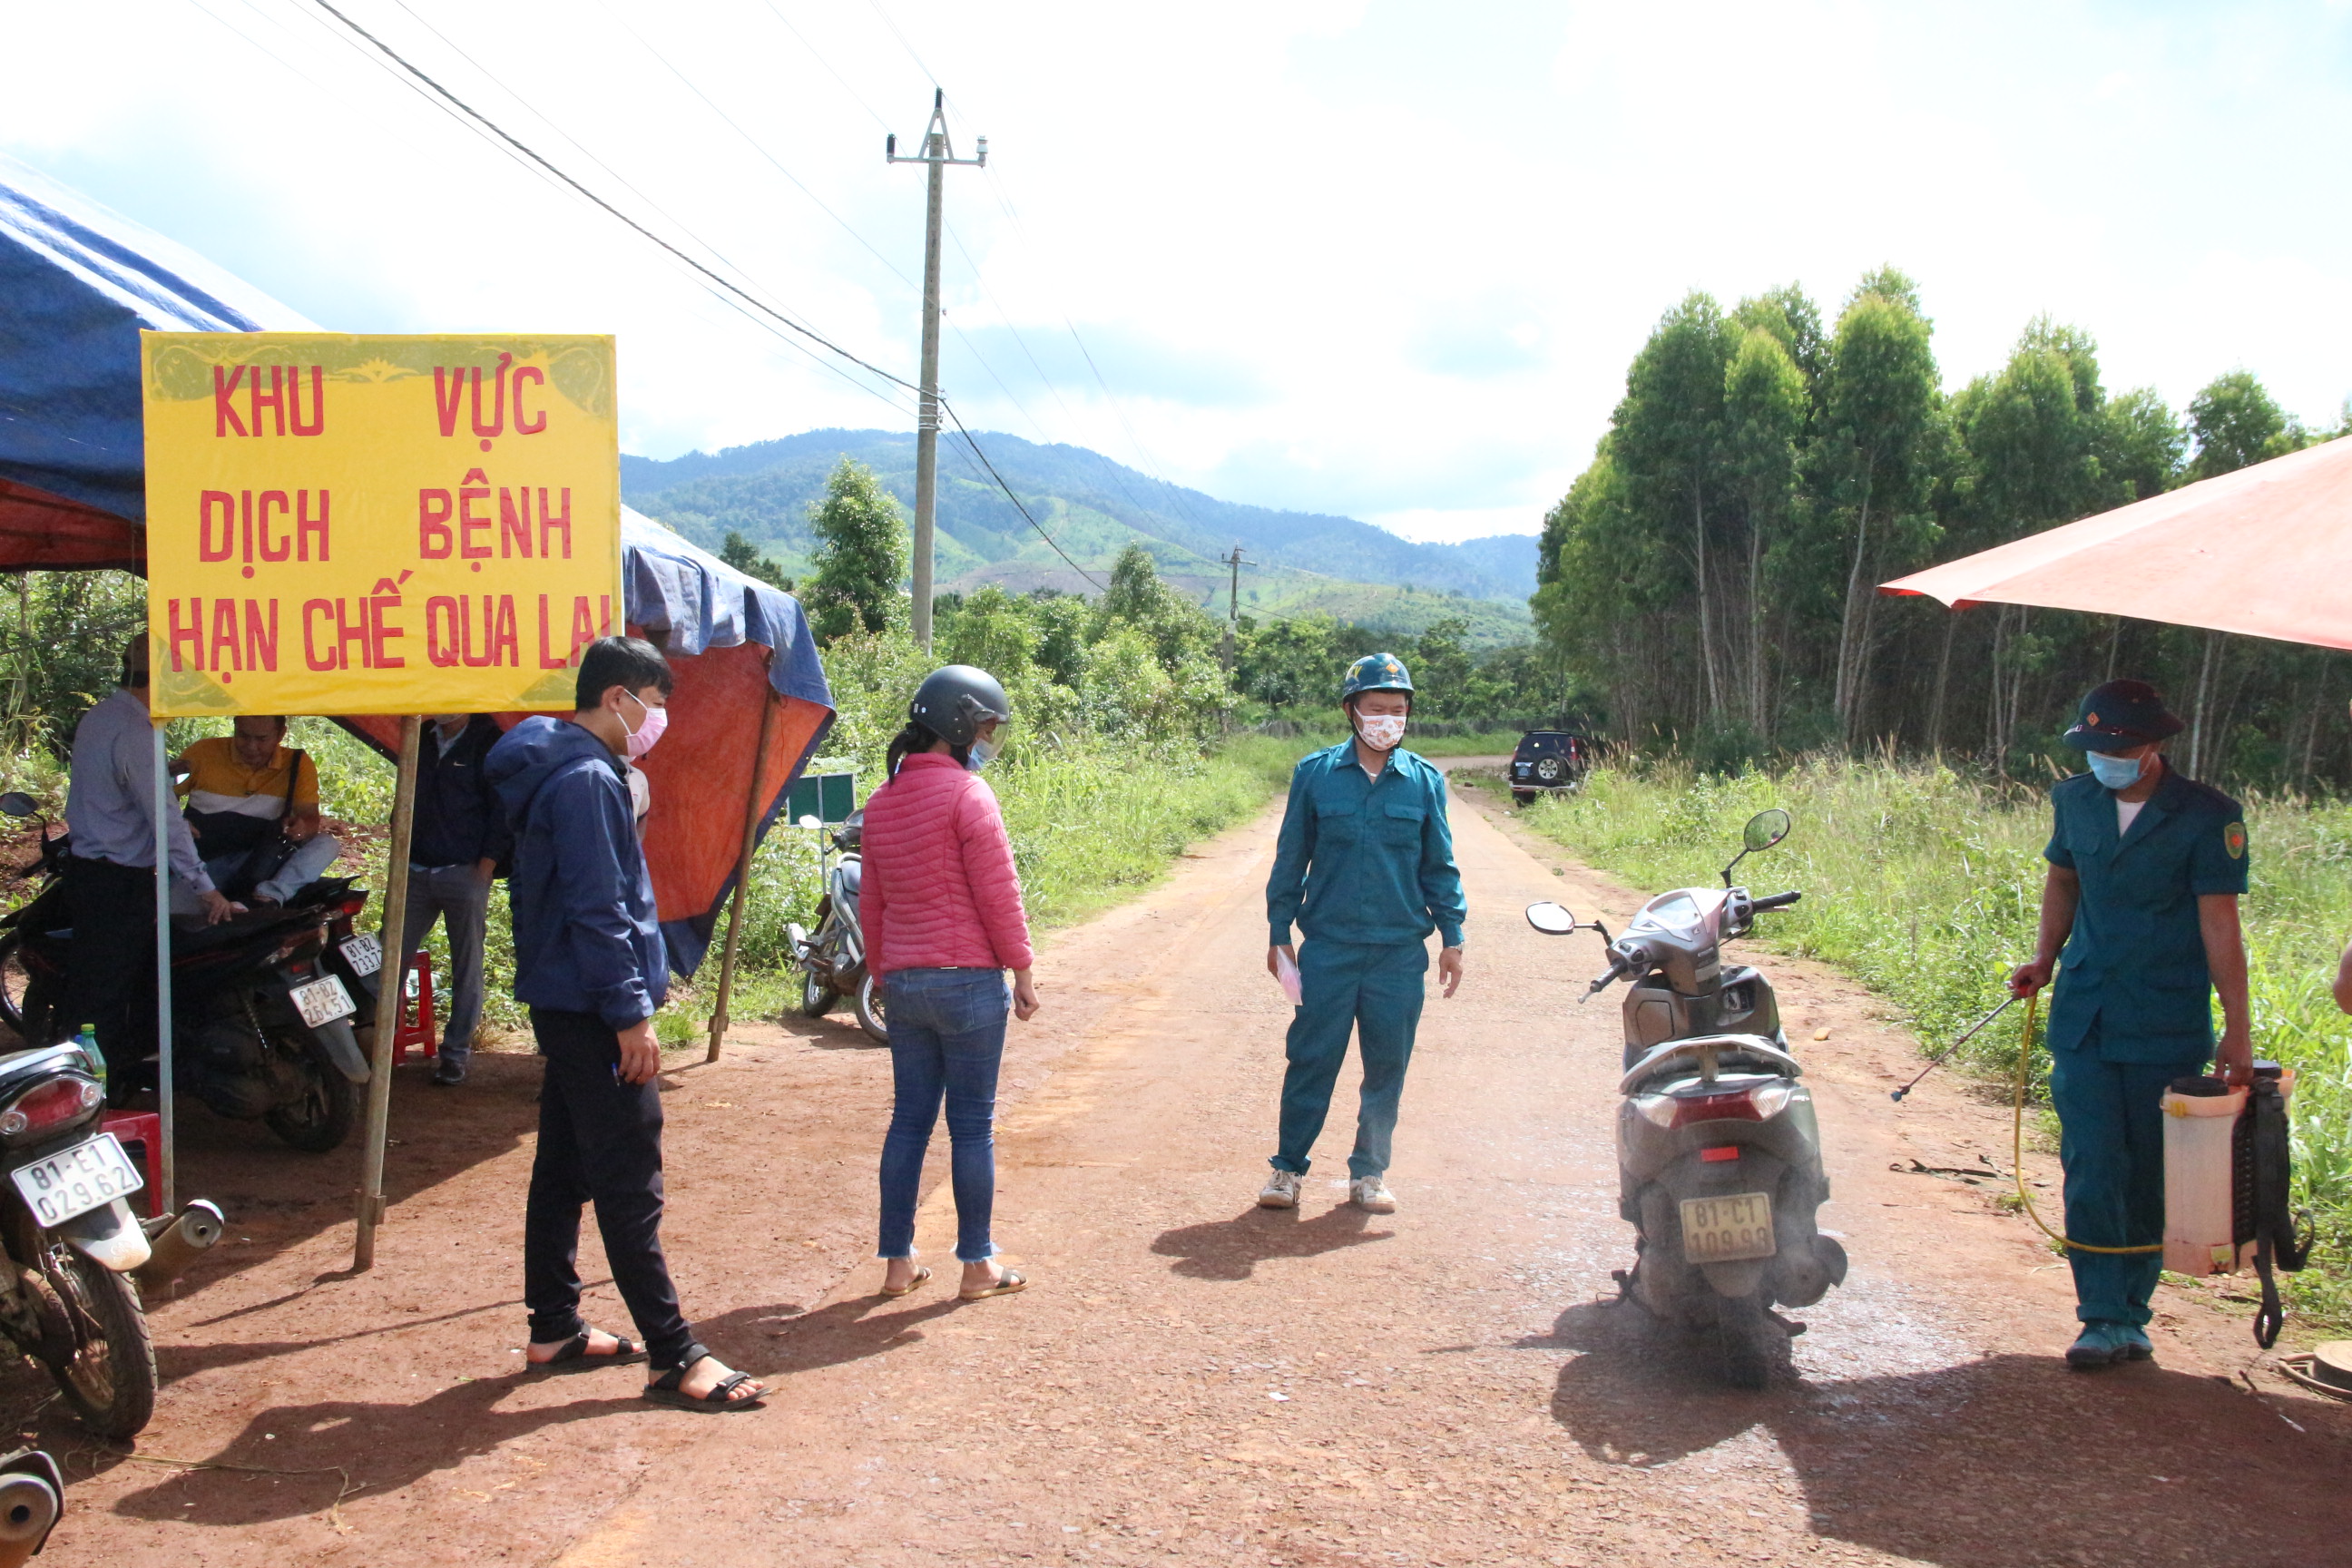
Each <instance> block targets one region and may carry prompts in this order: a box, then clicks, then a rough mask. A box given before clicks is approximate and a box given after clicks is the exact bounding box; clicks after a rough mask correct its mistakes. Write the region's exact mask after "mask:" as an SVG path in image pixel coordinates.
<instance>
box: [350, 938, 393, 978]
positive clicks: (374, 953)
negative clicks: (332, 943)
mask: <svg viewBox="0 0 2352 1568" xmlns="http://www.w3.org/2000/svg"><path fill="white" fill-rule="evenodd" d="M342 950H343V962H344V963H348V964H350V965H351V966H352V973H354V974H373V973H375V972H376V971H377V970H379V969H382V968H383V942H381V941H379V940H377V939H376V938H374V937H372V936H364V935H362V936H354V937H348V938H346V939H344V941H343V942H342Z"/></svg>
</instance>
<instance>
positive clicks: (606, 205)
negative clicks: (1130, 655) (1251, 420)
mask: <svg viewBox="0 0 2352 1568" xmlns="http://www.w3.org/2000/svg"><path fill="white" fill-rule="evenodd" d="M313 4H315V5H317V6H318V7H319V9H320V10H321V11H324V12H326V13H327V14H328V15H329V16H332V17H334V18H335V20H336V21H338V22H340V23H341V24H342V25H343V26H344V27H346V28H348V29H349V30H350V31H351V32H352V33H354V34H356V35H357V36H358V37H361V38H363V39H365V40H366V41H367V43H368V44H369V45H370V46H371V47H373V48H374V49H375V50H376V51H377V52H378V53H380V54H382V55H383V57H384V58H386V59H388V60H390V61H392V62H393V64H394V65H396V66H398V67H399V68H401V69H402V70H403V71H405V72H406V73H407V74H408V75H409V76H410V77H413V78H415V80H416V81H417V82H419V83H422V84H423V86H424V87H425V88H429V89H431V90H432V92H433V94H434V95H436V97H437V98H438V99H440V100H444V101H445V102H446V104H447V105H448V106H449V108H450V109H453V110H456V111H457V112H459V113H462V114H463V115H464V116H465V117H466V119H467V120H468V121H472V122H473V123H474V125H476V126H478V127H479V128H480V130H481V131H482V132H485V133H487V134H488V135H490V136H492V137H495V138H496V139H497V142H499V143H501V144H503V147H504V148H505V149H506V150H508V151H509V155H510V156H515V157H517V158H518V159H519V160H524V159H527V160H528V161H529V163H530V165H532V166H535V167H536V168H537V169H539V170H541V171H543V172H544V173H545V174H548V175H550V176H551V177H552V178H554V179H556V180H558V181H560V182H561V183H562V184H563V185H565V186H566V187H568V188H569V189H571V190H572V191H573V192H574V193H576V194H577V195H580V196H582V197H583V198H585V199H586V200H587V201H589V202H590V203H592V204H593V205H595V206H596V207H598V208H600V209H601V210H603V211H604V213H605V214H607V215H608V216H612V217H614V218H617V219H618V220H620V222H622V223H623V224H625V225H626V226H628V227H629V228H631V229H632V230H634V231H635V233H636V234H638V235H639V236H640V237H644V238H646V239H647V240H650V241H652V242H653V243H654V244H655V245H656V246H658V247H661V249H663V250H664V251H666V252H667V253H668V254H669V255H670V256H671V257H673V258H676V259H677V260H678V261H680V262H682V263H684V264H685V265H686V266H687V267H688V268H692V269H693V270H694V271H695V272H697V273H698V274H699V275H701V276H702V277H703V278H704V279H707V280H708V281H709V284H711V285H714V286H715V289H714V291H717V290H724V296H722V297H726V296H731V298H727V299H726V302H727V303H729V304H730V305H732V306H734V308H735V309H737V310H741V311H743V313H744V314H745V315H747V316H751V313H752V312H753V311H756V312H758V314H759V315H760V316H765V317H767V318H769V319H770V320H771V321H773V322H775V323H777V324H779V325H781V326H782V327H784V328H786V329H788V330H789V331H793V332H794V333H797V334H798V335H799V336H801V337H803V338H805V339H807V340H808V341H809V342H813V343H815V344H816V345H818V346H819V347H821V348H823V349H824V350H825V351H826V352H828V353H833V354H835V355H836V356H838V357H839V358H841V359H843V360H845V361H847V362H848V363H851V364H854V365H856V366H857V367H858V368H859V369H860V370H863V371H865V372H866V373H867V374H872V375H875V376H878V377H880V378H881V379H882V380H884V381H886V382H887V383H889V384H892V385H894V386H897V387H900V388H903V389H904V390H906V391H908V392H911V393H915V394H917V395H921V392H922V388H920V387H919V386H917V385H915V384H913V383H911V382H908V381H907V380H906V379H904V378H903V377H900V376H897V375H893V374H890V372H888V371H887V370H884V369H883V368H882V367H881V366H879V365H877V364H874V363H871V362H869V361H867V360H866V359H863V358H861V357H860V356H858V355H856V354H854V353H850V352H849V351H848V350H847V349H845V348H843V347H842V346H841V345H840V344H838V343H836V342H833V341H832V340H831V339H829V338H827V337H825V336H824V334H823V333H821V332H818V331H815V330H814V328H811V327H808V326H805V325H803V323H801V322H799V321H794V320H793V319H792V318H791V317H790V316H788V315H786V314H784V312H783V311H782V310H778V309H776V308H775V307H774V306H772V305H770V304H769V303H767V301H765V300H761V299H760V298H759V297H758V296H756V295H754V294H752V293H751V292H750V291H749V290H748V289H744V288H742V287H741V286H740V285H738V284H737V283H735V282H734V281H733V280H732V279H729V278H726V277H724V276H723V275H721V274H720V273H719V272H717V271H714V270H713V269H712V268H709V267H708V266H706V265H704V264H703V263H702V262H701V261H699V260H698V259H696V258H694V257H692V256H689V255H688V254H687V253H686V252H685V251H683V250H681V249H679V248H678V247H677V246H676V245H673V244H671V243H670V242H669V241H668V240H667V239H665V238H664V237H662V236H660V235H658V234H656V233H655V232H654V231H653V230H652V229H650V228H648V227H646V226H645V225H644V224H642V223H640V222H638V221H637V220H636V219H635V218H634V217H632V216H629V215H628V214H627V213H625V212H623V211H622V210H621V209H620V208H619V207H617V206H614V205H613V204H612V203H611V202H609V201H607V200H605V199H604V197H603V196H600V195H597V194H596V193H595V192H594V191H592V190H590V189H589V188H588V187H587V186H586V185H584V184H581V183H580V182H579V181H578V180H576V179H574V178H573V177H572V175H570V174H566V173H564V171H563V170H562V169H561V168H559V167H557V166H556V165H555V164H554V163H551V162H550V161H549V160H548V159H547V158H546V157H545V156H543V155H542V154H541V153H539V152H537V151H536V150H534V149H533V148H531V147H530V145H528V144H527V143H525V142H523V141H521V140H520V138H518V137H516V136H515V135H514V134H512V133H511V132H508V131H507V130H506V129H505V128H503V127H502V126H500V125H499V124H498V123H497V122H496V121H492V120H490V119H489V118H488V116H487V115H485V114H483V113H482V112H481V111H480V110H477V109H475V108H474V107H473V106H472V105H471V104H469V103H467V102H466V101H465V100H463V99H461V98H459V97H458V96H457V94H456V93H454V92H452V91H450V90H449V89H447V88H446V87H444V86H442V85H441V83H440V82H438V81H436V80H435V79H433V78H432V77H431V76H429V75H427V74H426V73H425V71H423V70H421V69H419V68H417V67H416V66H415V65H413V64H411V63H410V62H409V61H408V60H407V59H406V58H404V57H403V56H402V55H401V54H400V53H399V52H398V51H397V50H395V49H394V48H393V47H391V46H390V45H389V44H386V43H385V42H384V41H383V39H381V38H379V37H376V36H375V35H374V34H373V33H372V32H370V31H368V29H367V28H365V27H363V26H360V24H359V23H358V22H356V21H354V20H352V17H351V16H347V15H346V14H345V13H343V12H342V11H341V10H339V9H337V8H336V6H335V5H333V4H332V3H331V0H313ZM412 14H413V13H412ZM879 14H880V13H879V10H878V7H877V15H879ZM884 22H885V23H886V25H887V22H888V18H887V17H884ZM892 30H893V32H894V33H895V32H896V29H895V28H893V29H892ZM445 41H446V40H445ZM640 41H642V40H640ZM900 41H901V43H903V42H904V41H905V40H904V39H901V40H900ZM451 47H456V46H454V45H452V46H451ZM648 48H649V52H650V47H648ZM908 52H909V53H910V54H911V53H912V51H911V50H909V51H908ZM656 58H659V57H658V56H656ZM663 63H664V64H666V65H667V63H668V62H667V61H664V62H663ZM477 68H478V69H479V67H477ZM485 74H488V73H485ZM494 79H495V78H494ZM681 79H682V78H681ZM689 85H690V84H689ZM518 101H520V100H518ZM704 101H706V102H708V101H709V100H707V99H706V100H704ZM525 107H526V108H528V105H526V106H525ZM714 107H715V106H714ZM532 112H534V113H536V112H537V111H536V110H533V111H532ZM541 118H542V119H544V117H543V116H541ZM722 118H724V116H723V115H722ZM731 123H732V121H730V124H731ZM738 130H739V132H740V127H739V128H738ZM559 134H560V132H559ZM591 156H592V157H593V154H592V155H591ZM779 167H781V165H779ZM795 183H797V182H795ZM665 216H667V215H665ZM671 221H673V222H675V221H676V220H675V219H673V220H671ZM681 227H683V226H682V225H681ZM697 243H701V242H700V241H699V240H698V241H697ZM712 254H713V255H717V254H718V253H717V252H716V251H715V250H714V251H713V252H712ZM720 259H721V260H722V261H723V260H724V259H725V258H723V257H722V258H720ZM727 265H729V266H732V265H733V263H731V262H729V263H727ZM753 319H754V320H755V321H756V320H757V317H754V318H753ZM759 324H760V325H761V326H763V327H766V328H767V330H768V331H771V332H774V331H775V328H774V327H773V326H769V325H768V322H766V321H761V322H760V323H759ZM776 335H778V336H779V337H781V336H782V334H781V333H778V334H776ZM787 341H789V340H787ZM991 374H993V372H992V373H991ZM853 384H854V383H853ZM1000 384H1001V383H1000ZM865 390H866V391H869V392H872V391H874V389H873V388H870V387H869V388H866V389H865ZM877 395H878V394H877ZM1008 395H1009V394H1008ZM933 397H934V399H935V400H936V401H937V403H938V405H939V406H940V409H941V410H942V411H943V412H945V413H946V415H947V416H948V417H949V418H950V419H951V420H953V421H954V422H955V426H956V430H957V432H958V434H960V435H961V436H962V437H963V439H964V443H965V445H967V446H968V447H971V452H972V455H973V456H974V457H976V458H979V459H980V462H981V465H982V467H983V468H986V469H987V470H988V474H989V478H991V479H994V480H995V481H996V487H997V489H1001V490H1003V492H1004V495H1005V499H1007V500H1010V501H1012V502H1013V507H1014V509H1015V510H1018V511H1019V512H1020V513H1021V515H1022V517H1023V518H1024V520H1025V521H1027V522H1028V524H1029V526H1030V527H1031V528H1033V529H1034V530H1036V532H1037V536H1038V537H1039V538H1041V539H1043V540H1045V542H1046V543H1047V544H1050V545H1052V546H1053V548H1054V552H1055V554H1057V555H1059V556H1061V558H1062V559H1063V560H1064V561H1066V562H1068V563H1069V564H1070V567H1071V569H1072V570H1074V571H1076V573H1077V574H1078V575H1079V576H1081V577H1084V578H1085V579H1086V580H1087V582H1089V583H1093V584H1094V585H1095V586H1096V587H1097V588H1103V587H1104V584H1101V583H1100V582H1097V580H1096V579H1095V578H1094V577H1093V576H1092V575H1091V574H1088V573H1087V570H1086V568H1084V567H1083V566H1080V565H1079V564H1078V563H1076V561H1075V560H1072V559H1071V557H1070V555H1069V552H1066V551H1065V550H1064V549H1063V548H1062V546H1061V543H1060V542H1058V541H1057V540H1055V538H1054V536H1053V535H1052V534H1050V533H1048V532H1046V531H1045V525H1044V524H1042V523H1040V522H1039V521H1037V520H1036V518H1035V517H1034V516H1033V515H1032V514H1031V513H1030V510H1029V508H1028V507H1027V505H1025V504H1024V502H1023V501H1022V500H1021V498H1020V497H1019V496H1018V495H1016V494H1015V493H1014V492H1013V487H1012V486H1011V485H1009V484H1007V483H1005V481H1004V477H1003V475H1002V474H1000V473H998V472H997V471H996V465H995V464H993V463H991V462H990V461H989V460H988V454H987V453H986V452H984V451H982V449H981V447H980V443H979V442H978V441H976V440H975V439H973V437H972V434H971V431H970V430H969V429H968V428H966V427H965V426H964V422H963V418H962V416H961V415H959V414H958V413H957V412H956V411H955V408H954V406H953V405H951V404H950V403H949V401H948V400H947V398H946V397H945V396H944V395H940V394H937V393H934V394H933ZM885 401H888V400H887V398H886V399H885ZM894 406H896V405H894Z"/></svg>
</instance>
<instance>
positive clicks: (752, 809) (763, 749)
mask: <svg viewBox="0 0 2352 1568" xmlns="http://www.w3.org/2000/svg"><path fill="white" fill-rule="evenodd" d="M770 657H771V658H772V657H773V656H772V655H771V656H770ZM775 733H776V694H775V693H774V692H773V691H772V690H771V689H769V687H768V683H767V678H766V676H765V675H764V674H763V675H762V676H761V680H760V747H759V750H758V751H757V752H755V753H753V755H752V759H751V791H750V793H749V795H747V797H746V798H745V800H744V802H743V852H742V853H741V854H740V855H738V856H737V857H736V858H735V898H734V901H733V902H732V904H731V905H730V908H729V911H728V915H727V951H726V952H725V954H724V956H722V957H721V958H720V959H719V1006H718V1010H717V1011H715V1012H713V1013H712V1014H711V1015H710V1049H709V1051H708V1052H707V1053H705V1054H704V1056H703V1058H702V1059H703V1060H704V1061H706V1062H715V1061H717V1060H718V1059H719V1044H720V1043H721V1042H722V1041H724V1040H725V1039H726V1037H727V1024H728V1018H727V998H728V997H729V995H730V994H732V993H733V991H734V989H735V952H736V950H737V949H738V948H739V947H740V946H741V945H742V942H743V903H744V899H745V895H746V894H747V893H748V892H749V891H750V889H751V852H752V851H753V850H755V849H757V848H758V847H760V817H761V807H762V806H763V805H766V804H767V802H766V795H767V792H766V791H765V790H764V789H762V788H761V781H762V780H764V779H765V778H766V776H767V773H768V745H769V742H771V741H772V740H773V739H774V738H775Z"/></svg>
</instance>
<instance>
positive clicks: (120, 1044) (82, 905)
mask: <svg viewBox="0 0 2352 1568" xmlns="http://www.w3.org/2000/svg"><path fill="white" fill-rule="evenodd" d="M66 902H67V907H68V908H69V909H70V910H72V911H73V931H74V940H73V945H72V946H71V947H69V948H68V949H67V952H66V1016H64V1017H61V1018H59V1019H58V1021H57V1022H58V1026H59V1027H60V1028H61V1029H62V1030H63V1031H64V1032H65V1033H66V1034H67V1035H68V1036H70V1035H71V1034H72V1033H73V1032H74V1031H75V1030H77V1029H79V1028H80V1027H81V1026H83V1025H84V1024H89V1025H91V1026H94V1027H95V1028H96V1029H97V1031H98V1047H99V1049H100V1051H102V1052H104V1053H105V1056H106V1075H107V1077H108V1078H109V1079H111V1080H112V1081H113V1082H115V1083H117V1084H121V1085H132V1084H136V1083H137V1082H138V1080H139V1078H140V1072H141V1064H142V1063H143V1062H145V1060H146V1059H147V1053H148V1052H150V1051H152V1050H153V1049H154V1048H155V873H154V871H153V870H152V868H148V867H145V866H118V865H116V864H115V863H114V862H113V861H111V860H86V859H83V858H81V857H80V856H78V855H69V856H68V857H67V858H66ZM27 1043H36V1042H27ZM37 1043H40V1044H47V1042H46V1041H42V1042H37Z"/></svg>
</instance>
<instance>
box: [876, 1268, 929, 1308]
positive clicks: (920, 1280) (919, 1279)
mask: <svg viewBox="0 0 2352 1568" xmlns="http://www.w3.org/2000/svg"><path fill="white" fill-rule="evenodd" d="M930 1277H931V1271H930V1269H929V1268H927V1267H925V1266H924V1265H922V1264H917V1265H916V1266H915V1277H914V1278H913V1279H909V1280H908V1281H907V1282H906V1283H905V1284H904V1285H901V1286H899V1287H898V1289H895V1290H894V1289H891V1288H890V1287H889V1286H887V1285H885V1286H883V1287H882V1289H881V1290H880V1291H879V1292H878V1294H880V1295H884V1296H888V1297H891V1298H892V1299H894V1300H895V1299H897V1298H898V1297H900V1296H911V1295H913V1294H914V1293H915V1292H916V1291H918V1290H919V1289H922V1288H923V1286H924V1284H925V1282H926V1281H928V1280H929V1279H930Z"/></svg>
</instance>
